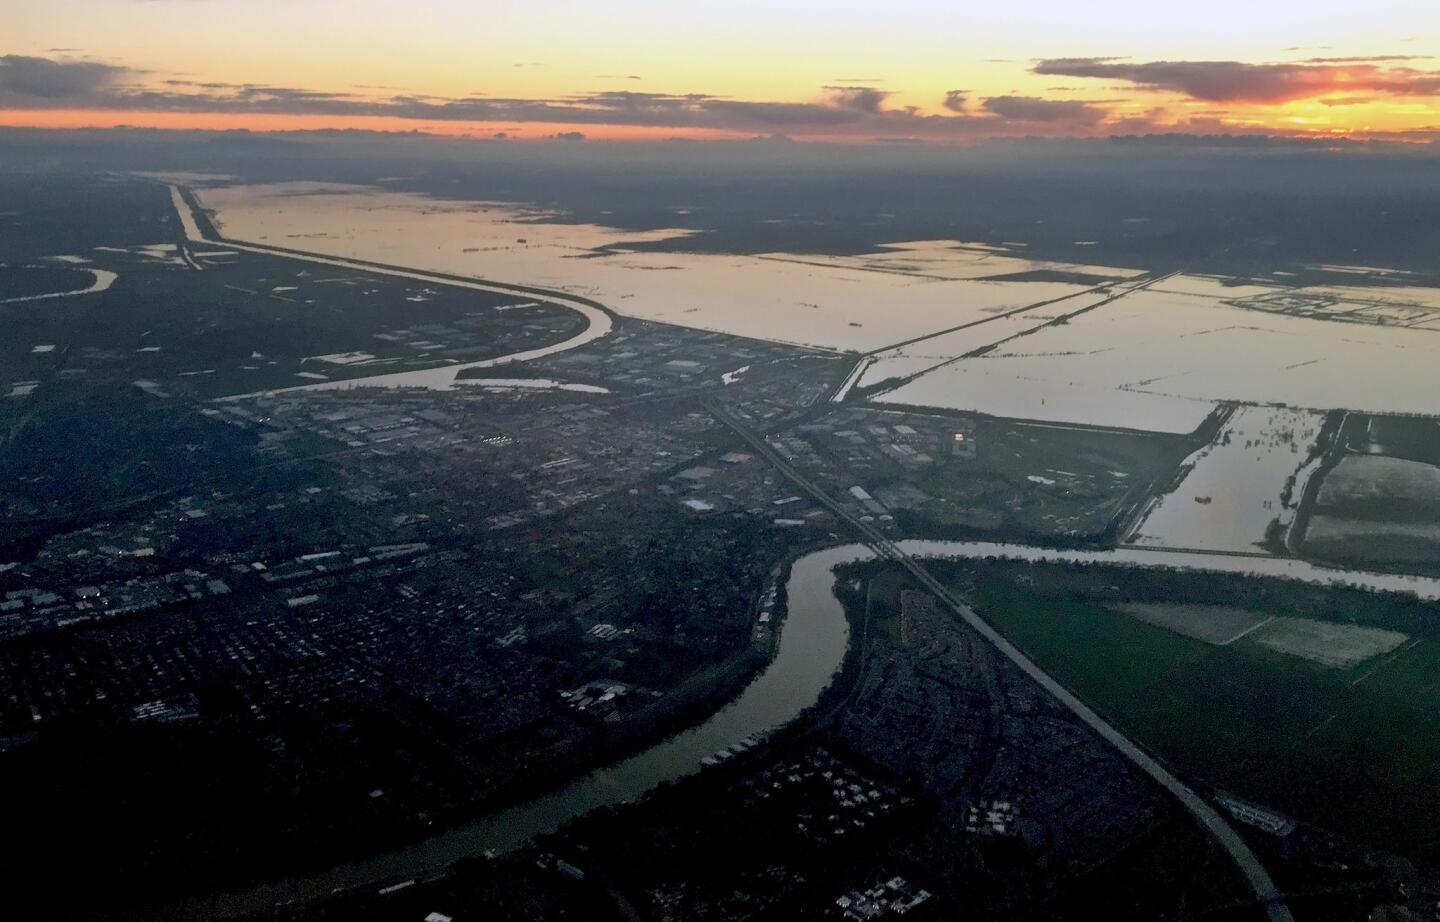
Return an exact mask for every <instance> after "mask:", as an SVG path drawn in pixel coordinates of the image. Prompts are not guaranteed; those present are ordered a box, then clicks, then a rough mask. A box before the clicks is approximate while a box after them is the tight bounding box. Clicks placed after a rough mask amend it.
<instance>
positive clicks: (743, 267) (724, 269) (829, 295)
mask: <svg viewBox="0 0 1440 922" xmlns="http://www.w3.org/2000/svg"><path fill="white" fill-rule="evenodd" d="M199 194H200V195H201V197H202V198H203V200H204V203H205V205H206V207H208V208H211V209H214V210H215V211H217V212H218V220H219V222H220V224H221V227H222V233H223V234H224V235H225V237H227V238H229V239H236V240H244V241H248V242H251V243H258V244H269V245H274V246H283V247H289V248H294V249H300V250H307V251H313V252H322V253H327V254H333V255H336V256H343V257H351V258H360V259H365V260H369V261H373V262H379V263H385V264H388V265H403V266H415V267H418V268H427V269H431V270H435V271H443V272H447V273H454V274H459V275H472V276H480V277H485V278H493V279H497V280H502V281H513V282H518V283H522V284H526V285H535V286H539V287H544V288H549V289H554V290H560V291H569V292H572V293H575V294H582V295H585V296H588V297H593V298H595V299H596V300H598V301H601V302H602V303H604V304H606V305H607V306H609V307H610V308H611V309H613V310H615V311H617V312H618V313H621V314H624V315H626V316H630V317H638V318H642V319H647V320H659V321H664V322H668V323H676V324H681V325H683V326H688V327H694V328H696V329H705V330H714V331H717V332H723V333H731V334H735V335H740V336H750V337H755V338H758V339H766V340H771V341H776V342H788V343H796V344H801V345H809V346H817V347H820V348H828V349H840V350H857V351H867V350H872V349H878V348H882V347H884V346H887V345H890V344H892V343H896V342H900V341H902V340H905V339H910V338H913V337H915V336H922V335H925V334H927V333H932V332H935V331H937V330H943V329H947V328H949V327H953V326H956V325H958V324H961V323H965V322H967V321H970V320H975V319H981V318H984V317H987V316H990V315H991V314H993V313H994V312H996V311H1003V310H1007V309H1012V308H1016V307H1022V306H1025V305H1028V304H1034V303H1036V302H1039V301H1044V300H1049V299H1052V298H1056V297H1061V296H1064V295H1067V294H1074V293H1077V292H1081V291H1084V290H1085V289H1086V288H1087V287H1088V286H1086V285H1078V284H1070V283H1060V282H1005V281H985V280H983V279H985V277H987V276H992V275H1001V274H1010V273H1015V272H1026V271H1031V270H1034V269H1037V268H1047V269H1061V270H1067V271H1087V270H1088V271H1090V272H1092V273H1103V274H1105V275H1106V277H1112V278H1124V277H1128V276H1130V275H1133V274H1134V273H1135V270H1126V269H1101V268H1095V267H1084V266H1069V265H1066V264H1054V263H1037V262H1033V261H1030V260H1025V259H1020V258H1016V257H1013V256H1007V255H1001V254H998V253H996V252H993V251H990V250H987V249H985V248H979V247H973V246H965V245H963V244H960V243H957V242H955V241H927V242H925V243H922V244H912V245H904V246H892V247H887V248H884V249H883V250H882V251H881V252H878V253H874V254H866V255H862V256H854V257H828V256H811V255H795V254H783V253H777V254H770V255H768V256H746V255H726V254H701V253H683V252H682V253H653V252H641V251H636V250H633V249H629V248H627V245H632V244H636V243H640V242H646V241H655V240H675V239H681V238H683V237H684V236H685V235H687V234H688V233H689V232H688V231H678V230H668V231H667V230H658V231H650V232H644V233H636V232H631V231H624V230H619V229H616V228H606V227H599V226H596V225H588V224H579V225H574V224H561V223H534V222H535V221H536V220H537V218H538V219H551V218H553V217H554V215H553V214H551V213H549V212H537V211H535V210H533V209H529V208H526V207H524V206H521V205H516V204H513V203H512V204H505V203H493V202H490V203H486V202H447V201H437V200H434V199H427V198H424V197H421V196H415V195H405V194H399V193H393V192H384V191H377V190H374V189H370V188H366V187H361V186H337V185H321V184H309V183H286V184H281V185H276V186H234V187H225V188H207V189H202V190H200V192H199ZM601 248H603V249H601Z"/></svg>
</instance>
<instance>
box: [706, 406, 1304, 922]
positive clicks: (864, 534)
mask: <svg viewBox="0 0 1440 922" xmlns="http://www.w3.org/2000/svg"><path fill="white" fill-rule="evenodd" d="M705 405H706V409H708V410H709V411H710V412H711V413H712V414H714V416H715V418H716V419H718V420H720V421H721V422H722V423H724V424H725V425H726V426H728V427H729V428H730V429H732V430H733V431H734V432H735V433H736V434H737V435H739V436H740V437H741V438H742V439H744V440H745V441H746V443H748V444H749V445H750V447H751V448H752V449H754V450H755V452H756V453H757V454H759V455H760V456H761V457H763V458H765V459H766V460H767V461H768V462H770V464H771V465H773V466H774V467H775V468H776V469H777V470H779V471H780V473H782V474H784V475H785V477H787V478H788V479H789V480H791V481H792V482H793V483H795V485H796V486H798V487H799V488H800V489H802V490H804V491H805V492H806V493H808V494H809V495H810V496H812V497H813V498H814V499H815V501H816V502H818V503H820V505H822V506H824V507H825V508H826V509H828V510H830V511H831V512H833V513H834V514H835V515H836V516H837V517H839V518H840V520H841V521H843V522H846V523H847V524H849V525H850V527H851V528H853V529H854V530H855V531H856V532H858V533H859V534H860V536H861V538H862V540H863V541H864V542H865V543H866V544H868V545H869V546H870V547H871V548H872V549H874V551H875V553H877V554H878V555H880V556H881V557H883V558H885V559H888V560H891V561H894V562H895V563H897V564H899V565H900V566H902V567H904V568H905V569H906V570H907V571H908V572H909V573H910V574H911V575H912V576H913V577H915V579H916V580H917V581H918V582H919V583H920V584H921V585H922V586H924V587H925V588H927V589H929V590H930V591H931V592H932V593H934V594H935V596H936V598H938V599H939V600H940V601H941V602H942V603H943V604H944V605H945V606H947V607H948V608H949V609H950V610H951V611H953V612H954V613H955V614H956V615H957V616H959V618H960V619H961V620H962V621H964V622H965V623H966V624H967V625H969V626H970V627H971V628H972V629H973V630H974V631H975V632H976V633H978V634H979V635H980V636H982V637H984V638H985V639H986V640H988V641H989V642H990V643H991V644H992V645H994V647H995V648H996V649H997V650H999V651H1000V653H1001V654H1003V655H1004V656H1005V658H1006V659H1008V660H1010V662H1012V663H1014V664H1015V665H1016V666H1017V667H1019V668H1020V670H1021V671H1022V672H1024V673H1025V674H1026V675H1028V676H1029V677H1030V678H1031V679H1033V680H1034V681H1035V682H1036V683H1038V684H1039V685H1040V687H1042V688H1044V689H1045V690H1046V691H1047V692H1049V693H1050V694H1051V695H1053V696H1054V697H1055V699H1056V700H1057V701H1059V702H1060V703H1061V704H1062V705H1064V706H1065V708H1066V709H1067V710H1069V711H1070V713H1072V714H1074V715H1075V716H1076V717H1078V718H1079V719H1080V720H1081V721H1083V722H1084V723H1085V724H1086V725H1087V726H1089V727H1090V728H1091V729H1092V730H1094V731H1095V732H1096V733H1098V734H1100V736H1101V737H1103V738H1104V739H1105V740H1106V741H1107V742H1109V743H1110V744H1111V745H1112V746H1114V747H1115V748H1116V749H1118V750H1119V751H1120V753H1121V754H1122V755H1124V756H1125V757H1126V758H1127V759H1129V760H1130V761H1131V762H1133V763H1134V764H1135V765H1136V766H1137V767H1138V768H1139V769H1140V770H1141V771H1143V772H1145V774H1147V775H1149V776H1150V777H1151V778H1153V779H1154V780H1155V781H1156V782H1158V783H1159V784H1160V786H1161V787H1163V788H1165V790H1167V791H1169V792H1170V793H1171V794H1172V795H1173V796H1174V797H1175V799H1176V800H1178V801H1179V802H1180V804H1181V806H1183V807H1184V808H1185V809H1186V810H1187V811H1188V812H1189V813H1190V815H1191V816H1193V817H1194V818H1195V819H1196V821H1197V822H1199V823H1200V825H1201V826H1203V827H1204V828H1205V830H1206V831H1207V832H1209V833H1210V835H1211V836H1213V837H1214V839H1215V840H1216V841H1217V842H1218V843H1219V844H1220V846H1221V847H1222V848H1223V849H1225V851H1226V853H1227V854H1229V855H1230V858H1231V860H1233V861H1234V862H1235V866H1236V867H1237V868H1239V869H1240V872H1241V873H1242V874H1243V875H1245V879H1246V881H1247V882H1248V883H1249V884H1250V889H1251V890H1252V891H1253V892H1254V894H1255V900H1256V902H1257V903H1258V904H1260V905H1262V906H1264V907H1265V912H1266V915H1267V917H1268V918H1269V919H1270V920H1271V922H1294V916H1293V915H1291V913H1290V908H1289V907H1288V906H1287V905H1286V904H1285V900H1284V897H1283V896H1282V895H1281V893H1280V891H1279V889H1278V888H1277V887H1276V886H1275V882H1274V881H1273V880H1271V879H1270V874H1269V872H1267V871H1266V870H1265V866H1264V865H1263V864H1261V863H1260V859H1259V858H1258V857H1256V855H1255V853H1254V852H1253V851H1251V850H1250V846H1248V845H1246V844H1245V840H1244V839H1242V838H1241V837H1240V834H1239V833H1237V832H1236V831H1235V829H1234V827H1232V826H1231V825H1230V823H1229V822H1228V821H1226V819H1225V818H1224V817H1223V816H1221V815H1220V813H1219V811H1217V810H1216V809H1215V808H1214V807H1212V806H1211V805H1210V804H1209V802H1208V801H1206V800H1205V799H1204V798H1202V797H1201V796H1200V795H1198V794H1196V793H1195V792H1194V791H1192V790H1191V789H1190V788H1189V787H1188V786H1186V784H1185V783H1184V782H1182V781H1181V780H1180V779H1179V778H1177V777H1175V776H1174V775H1173V774H1171V773H1170V772H1169V770H1167V769H1166V768H1165V766H1163V765H1161V764H1160V763H1159V762H1157V761H1156V760H1155V759H1153V758H1152V757H1151V756H1150V755H1149V754H1148V753H1146V752H1145V751H1144V750H1143V749H1141V748H1140V747H1139V746H1138V745H1136V744H1135V743H1134V742H1132V741H1131V740H1130V739H1129V738H1127V737H1126V736H1125V735H1124V734H1122V733H1121V732H1120V731H1119V730H1117V729H1115V728H1114V727H1113V726H1111V725H1110V724H1109V723H1108V722H1106V721H1105V719H1104V718H1102V717H1101V716H1100V715H1099V714H1097V713H1095V712H1094V711H1093V710H1091V709H1090V707H1089V706H1087V705H1086V704H1085V702H1083V701H1081V700H1080V699H1079V698H1077V697H1075V695H1074V694H1072V693H1071V692H1070V690H1069V689H1067V688H1066V687H1065V686H1063V685H1061V684H1060V683H1059V682H1057V681H1056V680H1055V679H1054V678H1052V677H1051V676H1050V675H1049V673H1047V672H1045V670H1043V669H1041V668H1040V666H1039V665H1038V664H1036V663H1035V661H1034V660H1032V659H1030V657H1028V656H1026V655H1025V654H1024V653H1022V652H1021V651H1020V649H1019V648H1018V647H1016V646H1015V645H1014V644H1012V643H1011V642H1010V641H1008V640H1006V639H1005V638H1004V637H1003V636H1001V634H1000V632H999V631H997V630H995V628H993V627H991V626H990V624H989V622H987V621H986V620H985V619H984V618H981V617H980V616H979V615H978V614H976V612H975V610H974V609H972V608H971V607H970V606H968V605H966V604H965V603H964V602H962V601H961V600H960V599H958V598H956V597H955V596H954V595H953V594H951V592H950V590H948V589H947V588H945V586H943V585H942V584H941V583H940V581H939V580H937V579H936V578H935V577H934V576H932V575H931V574H930V572H929V571H928V570H926V569H925V567H924V566H922V565H921V564H920V563H919V561H917V560H915V559H914V558H913V557H911V556H910V555H909V554H907V553H905V552H904V551H903V550H901V549H900V547H899V546H898V545H896V544H895V542H894V541H891V540H890V539H889V538H887V537H886V536H885V535H883V534H882V533H881V532H880V531H878V530H877V529H875V528H874V527H873V526H871V525H870V524H869V523H868V522H862V521H860V520H859V519H858V518H856V517H855V516H854V515H852V514H851V513H850V511H849V510H848V509H846V508H845V507H844V506H842V505H841V504H839V503H837V502H836V501H835V500H833V499H832V498H831V497H830V496H829V494H827V493H826V492H825V491H824V490H822V489H821V488H820V487H819V486H817V485H816V484H814V483H813V482H811V481H810V479H809V478H807V477H805V476H804V475H803V474H801V473H800V472H799V471H797V470H796V469H795V468H794V467H793V466H791V465H790V463H789V462H787V461H786V460H785V459H784V458H782V457H780V455H779V454H778V453H777V452H776V451H775V450H774V449H773V448H771V447H770V444H769V443H768V442H766V441H765V439H764V437H763V436H762V435H760V434H759V433H756V432H754V431H752V430H750V429H749V428H748V427H747V426H745V425H744V424H742V423H741V422H740V421H739V420H737V419H736V418H735V417H733V416H732V415H730V413H728V412H727V411H726V410H724V409H723V408H722V407H721V406H720V405H719V404H718V403H716V402H715V401H714V400H707V401H706V402H705Z"/></svg>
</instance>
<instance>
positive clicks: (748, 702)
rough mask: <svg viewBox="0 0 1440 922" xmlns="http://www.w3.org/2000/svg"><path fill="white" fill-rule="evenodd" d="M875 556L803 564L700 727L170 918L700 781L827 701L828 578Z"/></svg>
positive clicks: (837, 618) (444, 856)
mask: <svg viewBox="0 0 1440 922" xmlns="http://www.w3.org/2000/svg"><path fill="white" fill-rule="evenodd" d="M872 556H873V554H872V552H871V551H870V549H869V548H866V547H864V546H861V545H853V544H852V545H845V546H843V547H834V548H828V549H826V550H823V551H817V552H815V553H813V554H809V555H807V556H805V557H802V558H801V559H800V560H798V561H796V563H795V565H794V566H793V567H792V568H791V571H790V578H789V581H788V582H787V583H786V592H787V595H788V599H789V604H788V611H787V613H786V616H785V620H784V622H783V623H782V624H781V628H780V638H779V645H778V648H777V650H776V653H775V657H774V659H772V660H771V662H770V664H769V665H768V666H767V667H766V669H765V671H764V672H762V673H761V674H760V675H759V676H758V677H757V678H756V679H755V680H754V681H753V682H751V683H750V685H749V686H747V687H746V688H745V690H744V691H743V692H741V693H740V696H739V697H738V698H736V699H735V700H734V701H732V702H731V703H730V704H728V705H726V706H725V707H723V708H721V709H720V710H719V711H717V712H716V713H715V714H714V715H713V716H712V717H710V719H709V720H706V721H705V722H704V723H702V724H700V725H699V726H697V727H694V728H692V729H690V730H686V731H683V732H681V733H679V734H676V735H675V736H672V737H670V738H669V739H667V740H664V741H663V742H660V743H658V744H656V745H655V746H652V747H651V748H649V749H647V750H645V751H644V752H641V753H639V754H638V755H635V756H632V757H630V758H628V759H624V760H622V761H620V762H617V763H615V764H614V765H611V766H608V767H606V768H602V769H600V770H598V771H596V772H593V773H591V774H590V775H587V776H585V777H584V778H581V779H579V780H577V781H575V782H572V783H571V784H569V785H567V786H566V787H564V788H561V789H560V790H558V791H556V792H554V793H552V794H548V795H546V796H543V797H540V798H538V799H536V800H532V801H530V802H528V803H525V804H521V805H519V806H516V807H512V808H510V809H508V810H502V811H501V812H499V813H495V814H492V815H490V816H486V817H482V818H481V819H478V820H475V821H473V822H470V823H468V824H465V825H462V826H458V827H456V828H454V829H451V830H448V831H446V832H442V833H439V834H438V835H436V836H433V837H432V838H429V839H426V840H424V841H422V842H419V843H416V844H414V845H410V846H406V847H404V848H399V849H395V850H394V851H390V852H386V853H384V854H382V855H379V856H377V857H375V858H371V859H368V860H365V861H361V862H356V863H353V864H346V865H341V866H339V867H336V868H332V869H330V870H328V871H325V872H322V873H319V874H315V875H312V876H308V877H296V878H292V879H290V880H286V881H283V882H277V883H271V884H265V885H262V886H259V887H255V888H252V889H249V890H244V891H238V892H234V893H228V894H223V895H221V896H216V897H207V898H205V899H203V900H199V901H194V902H191V903H189V904H186V905H185V906H183V907H180V908H179V909H178V910H174V911H172V912H171V913H169V914H166V917H169V918H185V919H217V918H226V917H232V916H237V915H244V914H247V913H252V912H256V911H258V910H261V909H265V908H267V907H271V906H274V905H276V904H280V903H288V902H293V901H302V900H307V899H313V898H315V897H318V896H323V895H325V894H327V893H330V892H332V891H335V890H345V889H351V888H358V887H364V886H371V885H373V886H376V887H377V889H378V887H379V886H380V885H381V884H382V883H384V882H393V881H401V880H406V879H419V878H424V877H427V876H431V875H434V874H437V873H439V872H441V871H443V870H444V869H445V868H447V867H449V866H450V865H451V864H454V863H455V862H456V861H458V860H459V859H461V858H465V857H468V856H475V855H482V854H484V853H485V852H486V851H489V850H494V851H496V852H504V851H507V850H510V849H514V848H516V847H518V846H520V845H523V844H525V843H526V842H528V841H529V840H530V839H532V838H534V837H535V836H537V835H540V834H542V833H546V832H551V831H553V830H555V829H557V828H559V826H560V825H561V824H563V823H565V822H566V821H568V820H572V819H574V818H576V817H578V816H581V815H583V814H585V813H588V812H589V811H591V810H594V809H595V808H597V807H604V806H610V805H614V804H620V803H625V802H627V801H632V800H635V799H637V798H639V797H641V796H642V795H644V794H646V793H649V792H650V791H652V790H654V789H655V788H656V787H658V786H659V785H660V784H661V783H663V782H666V781H672V780H674V779H677V778H683V777H685V776H686V775H690V774H693V773H695V772H697V771H699V770H700V769H701V767H702V763H703V760H705V759H706V758H709V757H710V756H712V755H714V754H715V753H717V752H719V751H720V750H723V749H725V748H727V747H729V746H732V745H734V744H736V743H738V742H741V741H743V740H747V739H758V738H760V737H763V736H765V735H766V734H768V733H771V732H773V731H775V730H777V729H779V728H781V727H783V726H785V725H786V724H788V723H790V722H791V721H792V720H794V719H795V718H796V717H798V716H800V714H801V712H802V711H804V710H805V709H806V708H809V707H811V706H812V705H814V704H815V703H816V702H817V701H818V700H819V699H820V694H821V693H822V692H823V691H824V690H825V689H826V688H827V687H829V685H830V683H831V681H832V680H833V679H834V677H835V675H836V674H837V673H838V671H839V669H840V667H841V665H842V664H843V662H844V659H845V649H846V645H847V643H848V641H849V634H850V631H849V625H848V624H847V622H846V620H845V611H844V608H843V607H842V606H841V604H840V602H839V600H838V599H836V598H835V593H834V591H833V588H834V577H833V575H832V574H831V571H832V570H834V568H835V567H837V566H839V565H840V564H844V563H851V562H854V561H860V560H866V559H869V558H870V557H872ZM158 917H159V916H157V914H155V913H154V912H153V911H151V912H149V913H148V914H146V915H145V916H144V918H146V919H151V920H154V919H156V918H158ZM134 918H137V919H138V918H141V916H135V917H134Z"/></svg>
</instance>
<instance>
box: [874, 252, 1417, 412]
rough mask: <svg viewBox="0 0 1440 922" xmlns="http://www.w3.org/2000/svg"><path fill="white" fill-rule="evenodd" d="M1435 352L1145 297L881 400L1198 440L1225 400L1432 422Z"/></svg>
mask: <svg viewBox="0 0 1440 922" xmlns="http://www.w3.org/2000/svg"><path fill="white" fill-rule="evenodd" d="M1168 284H1170V282H1168V281H1167V282H1165V283H1162V286H1161V288H1162V289H1163V286H1164V285H1168ZM1183 287H1184V288H1185V289H1186V290H1187V291H1189V290H1195V289H1198V288H1199V287H1201V286H1200V285H1198V283H1197V282H1196V280H1187V281H1186V282H1185V283H1184V286H1183ZM979 329H980V330H983V329H984V327H980V328H979ZM922 345H924V344H922ZM929 345H930V347H931V348H934V346H933V344H929ZM1437 345H1440V340H1437V339H1436V338H1435V332H1434V331H1431V330H1425V329H1418V328H1417V329H1404V328H1400V327H1394V326H1388V327H1387V326H1377V325H1369V324H1359V323H1336V322H1332V321H1327V320H1320V319H1313V318H1307V317H1301V316H1291V315H1285V314H1279V313H1268V312H1263V311H1256V310H1247V309H1244V308H1241V307H1235V306H1232V305H1229V304H1226V303H1224V302H1223V301H1221V300H1219V299H1218V298H1217V297H1215V296H1214V295H1213V293H1212V294H1210V295H1199V294H1194V293H1178V292H1175V291H1170V290H1145V291H1139V292H1135V293H1133V294H1130V295H1127V296H1125V297H1123V298H1121V299H1119V300H1117V301H1114V302H1112V303H1110V304H1108V305H1106V306H1104V307H1102V308H1100V309H1098V310H1095V311H1092V312H1091V313H1088V314H1085V315H1083V316H1080V317H1076V318H1074V319H1072V320H1070V321H1069V322H1067V323H1065V324H1060V325H1056V326H1053V327H1046V328H1044V329H1042V330H1039V331H1037V332H1035V333H1034V334H1032V335H1028V336H1023V337H1020V338H1018V339H1015V340H1012V341H1011V342H1008V343H1005V344H1004V345H1002V346H1000V347H998V348H996V349H995V350H993V351H991V352H989V353H987V354H986V355H985V356H983V357H981V358H975V359H967V360H964V361H960V362H956V363H954V364H952V365H947V366H945V367H943V368H939V369H937V370H936V371H934V372H931V373H930V374H927V375H923V376H921V377H919V378H916V379H915V380H914V381H912V382H910V383H909V384H907V385H906V386H905V387H902V388H900V389H898V390H896V391H893V392H891V393H890V394H889V395H887V396H886V397H885V398H883V399H885V400H888V401H892V402H896V403H908V404H916V405H923V406H938V407H952V408H955V409H963V410H975V411H979V412H983V413H991V414H994V415H997V416H1021V417H1026V418H1032V419H1043V420H1047V421H1051V422H1070V423H1086V424H1091V425H1101V426H1122V427H1126V428H1136V429H1150V430H1154V431H1161V432H1188V431H1191V430H1193V428H1194V426H1195V425H1196V424H1198V423H1199V422H1200V421H1201V420H1203V419H1204V417H1205V415H1206V414H1208V412H1209V410H1210V408H1211V407H1213V405H1215V404H1217V403H1220V402H1225V401H1236V402H1241V403H1253V404H1262V403H1275V404H1284V405H1287V406H1291V407H1298V408H1305V409H1314V410H1330V409H1341V410H1351V411H1356V412H1378V413H1404V414H1417V415H1437V414H1440V388H1435V387H1422V386H1419V385H1418V384H1417V382H1421V381H1433V380H1434V376H1435V371H1434V368H1435V352H1436V347H1437ZM1127 420H1128V422H1127Z"/></svg>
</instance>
